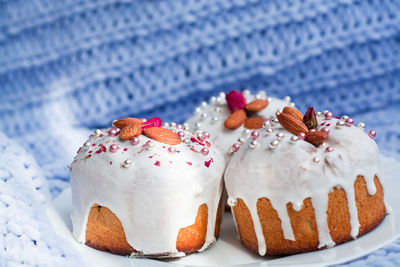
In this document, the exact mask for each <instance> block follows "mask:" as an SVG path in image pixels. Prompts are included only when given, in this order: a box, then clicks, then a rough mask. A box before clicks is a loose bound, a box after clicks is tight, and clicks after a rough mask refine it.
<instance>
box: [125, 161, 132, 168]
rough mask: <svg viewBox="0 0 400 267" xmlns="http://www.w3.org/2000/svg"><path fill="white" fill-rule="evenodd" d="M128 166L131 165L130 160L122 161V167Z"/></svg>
mask: <svg viewBox="0 0 400 267" xmlns="http://www.w3.org/2000/svg"><path fill="white" fill-rule="evenodd" d="M130 165H132V160H131V159H127V160H125V161H124V166H125V167H129V166H130Z"/></svg>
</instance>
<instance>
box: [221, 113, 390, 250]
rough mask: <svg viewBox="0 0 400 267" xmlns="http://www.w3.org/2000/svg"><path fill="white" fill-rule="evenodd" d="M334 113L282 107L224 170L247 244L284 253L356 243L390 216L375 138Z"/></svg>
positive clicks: (238, 223)
mask: <svg viewBox="0 0 400 267" xmlns="http://www.w3.org/2000/svg"><path fill="white" fill-rule="evenodd" d="M353 124H354V121H353V120H352V119H351V118H349V117H348V116H343V117H341V118H338V117H337V118H334V117H333V115H332V113H331V112H329V111H324V112H323V113H321V112H317V113H315V112H314V110H313V109H312V108H310V109H309V110H308V111H307V113H306V114H305V116H303V114H302V113H300V112H299V111H298V110H296V109H293V108H284V109H283V111H282V113H281V112H278V113H277V119H274V120H272V121H271V123H268V125H264V128H263V129H261V130H254V131H253V132H252V133H251V139H249V140H248V141H247V142H246V143H245V144H243V145H241V147H240V149H238V151H237V152H236V153H235V155H234V156H233V157H232V160H231V161H230V163H229V165H228V167H227V169H226V172H225V185H226V190H227V193H228V196H229V198H228V204H229V205H230V206H231V207H232V213H233V216H234V219H235V222H236V226H237V230H238V232H239V236H240V239H241V242H242V243H243V244H244V245H245V246H246V247H248V248H249V249H250V250H252V251H254V252H256V253H258V254H260V255H285V254H293V253H300V252H306V251H313V250H318V249H322V248H327V247H332V246H334V245H335V244H340V243H343V242H346V241H349V240H352V239H355V238H357V237H359V236H361V235H363V234H365V233H367V232H369V231H371V230H372V229H374V228H375V227H376V226H377V225H379V224H380V223H381V221H382V220H383V219H384V217H385V214H386V207H385V202H384V198H383V189H382V185H381V181H380V176H379V151H378V147H377V145H376V143H375V141H374V140H373V138H374V137H375V135H376V133H375V132H374V131H372V130H371V131H369V132H368V133H366V132H365V131H364V127H365V125H364V124H363V123H360V124H358V126H357V127H355V126H354V125H353Z"/></svg>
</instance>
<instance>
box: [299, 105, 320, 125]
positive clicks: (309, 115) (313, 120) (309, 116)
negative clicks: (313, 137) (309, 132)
mask: <svg viewBox="0 0 400 267" xmlns="http://www.w3.org/2000/svg"><path fill="white" fill-rule="evenodd" d="M303 122H304V124H305V125H306V126H307V128H308V129H316V128H317V127H318V120H317V115H316V114H315V111H314V108H313V107H309V108H308V109H307V112H306V114H305V115H304V117H303Z"/></svg>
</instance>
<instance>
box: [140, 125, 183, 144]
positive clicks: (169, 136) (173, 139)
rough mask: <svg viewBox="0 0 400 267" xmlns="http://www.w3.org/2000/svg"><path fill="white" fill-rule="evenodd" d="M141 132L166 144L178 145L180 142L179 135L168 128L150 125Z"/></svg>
mask: <svg viewBox="0 0 400 267" xmlns="http://www.w3.org/2000/svg"><path fill="white" fill-rule="evenodd" d="M143 132H144V134H145V135H146V136H147V137H149V138H151V139H153V140H156V141H158V142H161V143H164V144H167V145H178V144H180V143H181V138H180V137H179V135H178V134H177V133H175V132H173V131H171V130H169V129H165V128H160V127H151V128H147V129H144V130H143Z"/></svg>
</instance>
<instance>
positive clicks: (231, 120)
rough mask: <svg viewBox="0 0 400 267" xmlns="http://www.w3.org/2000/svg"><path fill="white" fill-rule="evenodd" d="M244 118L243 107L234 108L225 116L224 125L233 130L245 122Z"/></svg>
mask: <svg viewBox="0 0 400 267" xmlns="http://www.w3.org/2000/svg"><path fill="white" fill-rule="evenodd" d="M246 118H247V116H246V112H245V111H244V110H243V109H239V110H236V111H235V112H233V113H232V114H231V115H229V117H228V118H226V120H225V122H224V126H225V128H227V129H229V130H235V129H237V128H239V127H240V126H241V125H242V124H243V123H244V122H245V120H246Z"/></svg>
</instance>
